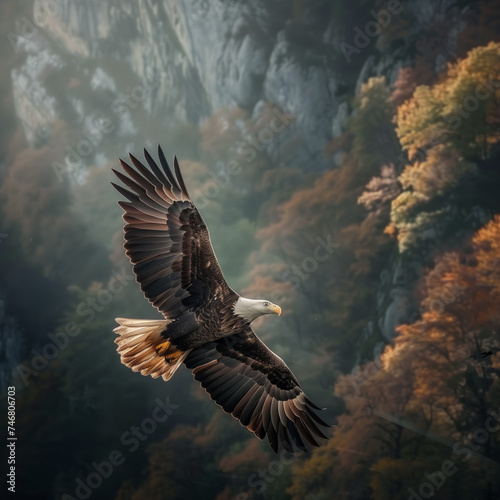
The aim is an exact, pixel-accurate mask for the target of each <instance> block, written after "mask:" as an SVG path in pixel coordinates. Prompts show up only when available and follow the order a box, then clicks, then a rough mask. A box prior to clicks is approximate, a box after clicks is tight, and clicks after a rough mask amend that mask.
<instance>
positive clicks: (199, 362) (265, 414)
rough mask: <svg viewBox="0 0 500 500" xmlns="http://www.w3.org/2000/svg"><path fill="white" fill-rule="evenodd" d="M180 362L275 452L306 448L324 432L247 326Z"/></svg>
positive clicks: (307, 404)
mask: <svg viewBox="0 0 500 500" xmlns="http://www.w3.org/2000/svg"><path fill="white" fill-rule="evenodd" d="M184 363H185V364H186V366H187V367H188V368H189V369H191V370H192V371H193V375H194V378H195V379H196V380H198V381H199V382H200V383H201V385H202V386H203V387H204V388H205V390H206V391H207V392H208V393H209V394H210V397H211V398H212V399H213V400H215V402H216V403H217V404H218V405H219V406H221V407H222V408H223V410H224V411H225V412H226V413H231V414H232V415H233V416H234V417H235V418H237V419H238V420H239V421H240V423H241V424H242V425H244V426H245V427H248V429H249V430H251V431H252V432H254V433H255V435H256V436H257V437H259V438H260V439H263V438H264V437H265V436H267V439H268V441H269V444H270V445H271V447H272V448H273V450H274V451H275V452H277V451H278V448H279V445H281V446H282V447H283V448H284V449H285V450H286V451H289V452H294V451H296V449H299V450H304V451H305V450H306V446H305V444H304V441H303V440H305V441H306V442H307V443H309V444H311V445H313V446H318V442H317V440H318V438H325V439H326V438H327V437H326V436H325V435H324V434H323V432H321V430H320V429H319V427H318V425H320V426H325V427H329V425H328V424H326V423H325V422H323V420H321V418H319V417H318V415H317V414H316V413H315V412H314V409H316V410H319V409H320V408H318V407H317V406H316V405H315V404H314V403H312V401H310V400H309V399H308V398H307V397H306V395H305V394H304V392H303V391H302V389H301V388H300V385H299V383H298V381H297V379H296V378H295V376H294V374H293V373H292V372H291V370H290V369H289V368H288V366H286V364H285V363H284V362H283V360H282V359H281V358H280V357H279V356H277V355H276V354H274V353H273V352H272V351H271V350H270V349H268V348H267V347H266V345H265V344H264V343H263V342H262V341H261V340H260V339H259V338H258V337H257V336H256V335H255V333H254V332H253V331H252V329H251V328H250V327H249V328H248V329H247V330H245V331H244V332H241V333H238V334H235V335H232V336H230V337H225V338H222V339H219V340H217V341H215V342H210V343H208V344H205V345H203V346H201V347H197V348H195V349H193V350H192V351H191V353H190V354H189V355H188V356H187V358H186V359H185V361H184Z"/></svg>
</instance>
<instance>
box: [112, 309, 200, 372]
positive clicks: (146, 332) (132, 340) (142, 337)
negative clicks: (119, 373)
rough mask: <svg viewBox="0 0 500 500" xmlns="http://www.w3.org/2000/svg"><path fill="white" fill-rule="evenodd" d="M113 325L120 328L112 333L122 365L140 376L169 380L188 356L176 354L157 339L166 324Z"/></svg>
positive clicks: (166, 342)
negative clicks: (115, 336)
mask: <svg viewBox="0 0 500 500" xmlns="http://www.w3.org/2000/svg"><path fill="white" fill-rule="evenodd" d="M116 322H117V323H118V324H119V325H120V326H117V327H116V328H115V329H114V330H113V331H114V332H115V333H116V334H117V335H118V337H117V338H116V339H115V343H116V344H118V349H117V351H118V353H119V354H120V356H121V360H122V363H123V364H124V365H126V366H128V367H129V368H131V369H132V370H133V371H135V372H141V374H142V375H151V376H152V377H153V378H158V377H159V376H160V375H161V377H162V378H163V380H165V381H166V380H170V379H171V378H172V375H173V374H174V373H175V371H176V370H177V368H179V366H180V365H181V364H182V362H183V361H184V359H185V358H186V356H187V355H188V354H189V353H190V352H191V349H189V350H188V351H181V350H179V349H178V348H177V347H176V346H175V345H173V344H172V343H171V342H170V341H169V340H166V339H165V338H164V337H163V336H162V335H161V333H162V332H163V331H164V330H165V328H166V327H167V325H168V323H170V321H168V320H150V319H127V318H116Z"/></svg>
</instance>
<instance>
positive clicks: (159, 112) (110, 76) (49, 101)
mask: <svg viewBox="0 0 500 500" xmlns="http://www.w3.org/2000/svg"><path fill="white" fill-rule="evenodd" d="M53 4H54V2H53V1H52V0H35V4H34V5H35V9H34V18H35V19H38V20H39V21H41V22H40V26H39V27H38V28H39V33H38V34H39V36H37V38H36V40H33V41H34V42H35V43H34V46H33V48H32V55H30V58H28V60H27V61H26V63H25V64H23V65H22V66H21V67H19V68H17V69H16V71H15V73H14V75H13V79H14V87H15V88H17V89H19V92H18V93H16V107H17V110H18V114H19V116H20V118H21V120H22V122H23V125H24V128H25V131H26V137H27V138H28V141H29V142H30V143H31V144H36V143H37V137H38V136H40V135H41V136H43V135H44V134H45V135H46V134H47V127H50V125H51V124H52V123H53V122H54V121H55V120H56V119H57V118H58V117H60V116H58V112H57V108H58V106H61V107H64V109H65V110H66V114H72V115H74V116H75V117H76V119H77V120H80V121H81V122H82V123H83V122H84V121H85V120H86V121H87V122H88V121H89V118H84V117H88V116H89V115H92V114H93V113H94V112H95V110H94V109H93V104H92V102H91V100H92V97H95V95H96V94H101V95H103V96H106V99H107V100H108V102H113V101H114V100H116V99H120V97H122V96H123V93H124V85H123V82H124V81H126V80H127V78H128V79H129V80H130V81H131V82H132V81H134V82H138V84H139V86H140V85H144V86H145V84H144V82H145V81H146V80H147V79H148V78H149V79H153V80H154V81H155V82H156V85H155V87H154V89H153V90H151V91H149V92H147V93H146V95H145V97H144V99H141V104H142V105H143V107H144V109H145V111H146V112H147V113H148V115H149V116H153V117H154V116H156V117H158V118H159V119H160V120H162V121H163V122H164V123H165V124H166V125H167V124H172V123H176V122H185V121H191V122H200V121H202V120H203V119H205V118H206V117H207V116H209V115H210V114H211V113H213V112H214V111H215V110H217V109H219V108H221V107H224V106H226V107H234V106H239V107H242V108H245V109H247V110H248V111H250V112H253V111H254V110H255V107H256V105H257V104H258V103H259V102H261V101H268V102H272V103H273V104H275V105H277V106H279V107H280V108H281V109H282V110H284V111H286V112H289V113H292V114H294V116H295V121H294V124H293V126H292V127H290V129H289V130H287V131H286V134H287V135H288V136H289V138H294V139H298V142H299V143H300V144H301V145H302V146H305V147H301V148H298V149H300V151H298V149H297V151H295V152H294V153H291V152H289V153H288V154H286V153H285V151H284V150H283V151H279V150H278V151H270V152H271V153H272V154H273V156H274V157H275V158H279V159H280V161H283V162H286V163H287V164H290V165H293V166H298V167H300V168H304V169H309V168H311V169H314V168H319V169H321V168H326V167H328V166H329V165H331V163H332V162H331V160H329V159H327V158H325V157H324V155H323V148H324V145H325V142H326V141H328V140H329V139H330V138H331V135H332V122H333V120H334V119H335V117H336V114H337V110H338V106H339V104H340V102H339V101H338V99H337V98H336V97H335V91H336V76H335V73H334V71H333V69H332V68H331V67H330V66H328V65H327V64H325V61H324V59H321V58H318V56H317V54H316V53H315V47H314V46H311V47H307V48H301V47H300V46H299V47H298V45H297V43H296V42H295V43H292V38H293V30H292V29H290V26H289V25H288V26H287V23H288V24H289V23H290V21H289V20H288V19H289V17H290V12H288V9H289V6H288V5H287V3H286V2H281V1H280V2H275V3H273V5H272V6H271V5H269V4H268V3H265V2H264V1H263V0H260V1H257V2H252V3H243V2H237V3H232V2H225V1H224V2H223V1H220V0H215V1H214V2H209V1H207V0H205V1H199V0H198V1H195V0H184V1H178V2H174V1H169V2H158V1H155V0H145V1H142V2H133V1H131V0H122V1H120V2H118V1H116V0H114V1H113V0H111V1H107V2H100V1H98V0H90V1H88V2H85V3H81V2H64V1H62V2H60V3H56V5H57V6H58V7H57V9H56V10H55V11H54V12H52V11H50V6H51V5H53ZM47 12H50V15H49V14H45V15H42V14H40V13H47ZM36 13H38V15H37V14H36ZM42 21H43V22H42ZM330 31H331V27H330ZM327 35H328V33H325V36H324V37H323V40H322V38H321V37H320V38H319V39H318V44H319V45H321V46H324V45H325V44H327V43H330V42H328V40H329V39H331V38H332V35H331V34H330V35H328V36H327ZM325 40H326V41H325ZM47 41H49V42H50V43H47ZM48 46H50V47H51V48H50V49H48V48H46V47H48ZM42 47H43V50H41V49H42ZM320 48H321V47H320ZM116 60H119V61H120V63H119V65H120V67H119V68H117V64H115V62H112V61H116ZM68 62H71V63H73V65H75V64H76V65H77V66H79V67H80V68H81V71H80V73H79V74H78V75H77V79H78V81H79V82H78V83H79V85H80V88H85V89H87V90H88V102H85V101H82V100H81V99H80V98H78V99H77V98H74V97H73V94H74V92H73V91H72V89H71V88H64V89H58V92H57V93H56V92H55V91H54V89H50V88H49V87H48V86H47V85H46V84H45V82H44V81H43V79H42V78H40V73H41V71H42V70H43V69H46V68H48V67H49V68H56V67H57V66H58V65H59V66H64V65H65V64H66V63H68ZM130 85H131V83H130V84H129V87H130ZM26 89H28V90H26ZM21 90H22V91H23V92H24V94H22V93H21V92H20V91H21ZM139 92H140V89H139V90H137V93H139ZM35 97H37V99H38V100H37V101H35V102H36V107H37V108H38V111H40V113H39V114H41V115H43V116H44V120H45V122H44V123H42V122H41V121H40V120H39V119H38V118H37V113H36V112H34V109H33V105H31V104H30V102H33V100H34V99H35ZM125 115H126V113H124V118H125V119H127V117H126V116H125ZM344 115H345V113H342V116H343V117H344ZM92 119H94V120H95V119H97V117H94V118H90V120H92ZM336 123H337V124H336V125H335V126H336V128H337V129H338V127H339V124H338V119H337V122H336ZM85 127H87V128H88V124H87V125H86V124H83V128H84V129H85ZM121 129H122V130H121V135H122V140H123V141H124V142H126V140H127V138H126V136H127V133H128V135H131V134H133V133H137V131H138V130H140V126H138V125H137V124H134V123H129V124H128V125H127V126H123V127H121ZM286 142H287V141H281V144H285V143H286ZM274 147H275V148H278V149H279V148H280V147H281V146H280V145H274ZM298 153H299V154H298ZM92 159H93V158H92V157H89V158H88V159H87V160H88V161H92Z"/></svg>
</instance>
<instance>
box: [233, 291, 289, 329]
mask: <svg viewBox="0 0 500 500" xmlns="http://www.w3.org/2000/svg"><path fill="white" fill-rule="evenodd" d="M233 309H234V314H237V315H238V316H240V317H241V318H243V319H244V320H245V321H247V322H248V323H251V322H252V321H253V320H254V319H257V318H258V317H259V316H263V315H264V314H277V315H278V316H280V315H281V307H280V306H277V305H276V304H273V303H272V302H269V301H268V300H254V299H246V298H245V297H239V298H238V300H237V301H236V302H235V303H234V306H233Z"/></svg>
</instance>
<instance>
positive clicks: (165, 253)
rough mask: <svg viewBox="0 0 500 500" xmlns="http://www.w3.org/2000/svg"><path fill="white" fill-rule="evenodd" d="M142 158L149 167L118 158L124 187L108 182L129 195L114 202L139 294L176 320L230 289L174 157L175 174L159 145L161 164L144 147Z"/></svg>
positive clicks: (131, 157)
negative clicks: (119, 214)
mask: <svg viewBox="0 0 500 500" xmlns="http://www.w3.org/2000/svg"><path fill="white" fill-rule="evenodd" d="M144 156H145V158H146V161H147V163H148V165H149V167H150V168H147V167H146V166H145V165H143V164H142V163H141V162H140V161H139V160H137V158H135V157H134V156H133V155H130V159H131V161H132V164H133V167H131V166H130V165H128V164H127V163H125V162H124V161H122V160H120V163H121V166H122V167H123V170H124V171H125V174H123V173H121V172H117V171H116V170H114V169H113V172H114V173H115V174H116V176H117V177H118V179H120V181H122V182H123V184H125V186H127V188H128V189H126V188H124V187H122V186H119V185H116V184H113V183H112V184H113V186H114V187H115V188H116V189H117V190H118V191H119V192H120V193H121V194H122V195H123V196H125V197H126V198H127V199H128V201H122V202H119V204H120V206H121V207H122V208H123V210H124V211H125V214H124V215H123V219H124V220H125V222H126V224H125V227H124V232H125V244H124V248H125V250H126V252H125V253H126V254H127V256H128V258H129V259H130V262H131V263H132V264H133V270H134V273H135V275H136V278H137V281H138V282H139V283H140V285H141V290H142V291H143V292H144V295H145V296H146V297H147V299H148V300H149V301H150V302H151V303H152V304H153V305H154V306H155V307H156V308H157V309H158V310H159V311H160V312H161V313H162V314H163V315H164V316H165V317H166V318H175V317H177V316H178V315H179V314H181V313H183V312H184V311H187V310H196V309H197V308H198V307H199V306H200V305H201V304H202V303H204V302H205V301H206V300H208V299H210V298H211V297H215V296H217V295H220V296H223V295H225V294H226V293H230V292H232V290H231V289H230V288H229V286H228V285H227V283H226V280H225V279H224V276H223V274H222V271H221V269H220V266H219V263H218V262H217V258H216V256H215V254H214V251H213V248H212V243H211V242H210V235H209V234H208V229H207V226H206V224H205V221H204V220H203V218H202V217H201V215H200V213H199V212H198V210H197V209H196V207H195V206H194V204H193V202H192V201H191V198H190V197H189V194H188V192H187V189H186V186H185V184H184V180H183V179H182V176H181V172H180V169H179V164H178V163H177V158H175V159H174V169H175V175H174V174H173V173H172V171H171V169H170V166H169V164H168V162H167V160H166V159H165V155H164V154H163V151H162V150H161V148H160V147H158V156H159V158H160V165H161V168H160V167H159V166H158V164H157V163H156V162H155V161H154V160H153V158H152V157H151V155H150V154H149V153H148V152H147V151H146V150H144ZM134 167H135V168H134ZM233 293H234V292H233Z"/></svg>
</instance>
